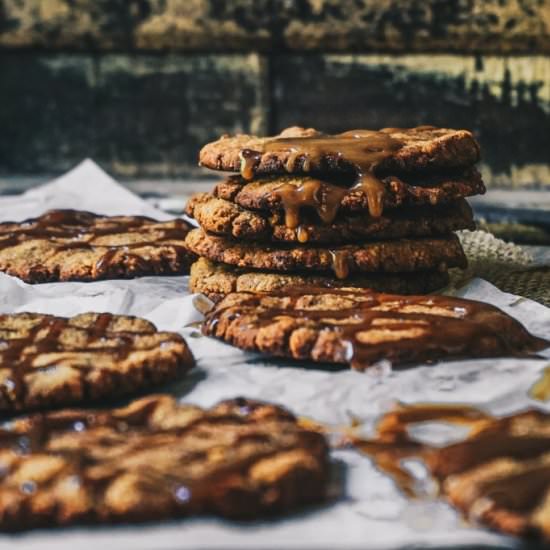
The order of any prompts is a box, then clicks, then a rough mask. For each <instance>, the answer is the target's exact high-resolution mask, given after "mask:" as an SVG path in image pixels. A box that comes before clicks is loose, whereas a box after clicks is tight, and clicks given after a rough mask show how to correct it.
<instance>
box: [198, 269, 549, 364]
mask: <svg viewBox="0 0 550 550" xmlns="http://www.w3.org/2000/svg"><path fill="white" fill-rule="evenodd" d="M337 261H338V262H340V261H343V260H342V259H337ZM343 269H345V268H343ZM340 275H344V273H342V272H341V273H340ZM318 294H321V295H327V294H328V295H336V296H340V295H341V296H343V297H346V296H347V297H349V298H350V299H351V300H353V299H354V298H360V299H355V303H354V304H353V307H350V306H345V307H343V308H342V309H303V308H302V307H300V305H299V304H298V301H299V300H300V299H302V298H303V297H304V296H309V295H311V296H315V295H318ZM269 295H270V296H271V297H276V296H281V297H282V298H284V300H285V304H284V307H274V305H273V306H271V307H269V308H262V306H261V300H262V297H261V295H254V294H251V298H250V300H248V301H246V302H244V303H243V304H242V305H241V306H235V307H234V309H233V310H232V312H231V315H232V316H236V317H237V316H239V315H240V312H239V308H240V310H245V311H246V310H247V309H249V308H251V309H253V310H254V315H255V316H257V319H258V325H259V326H260V327H262V326H268V325H270V324H272V323H273V322H274V321H275V320H276V319H277V318H279V317H292V318H296V319H300V320H303V321H305V322H306V323H307V322H311V323H312V324H314V325H315V326H317V327H319V330H320V331H323V330H327V331H331V332H334V333H336V334H337V335H338V336H339V340H340V342H341V347H342V349H343V350H346V358H345V361H346V362H349V363H350V364H351V367H352V368H354V369H357V370H364V369H365V368H367V367H369V366H370V365H372V364H373V363H375V362H376V361H379V360H381V359H386V360H388V361H391V362H393V363H395V364H404V363H410V362H412V361H420V360H423V361H427V360H429V361H432V360H436V359H438V358H441V357H447V358H450V357H464V356H465V355H473V354H475V353H478V354H480V355H482V356H483V355H486V352H485V354H484V353H483V350H484V347H483V346H484V343H485V342H487V341H490V342H494V343H495V348H494V349H493V353H497V354H498V355H502V356H512V357H525V356H531V355H532V354H533V353H534V352H536V351H540V350H542V349H545V348H547V347H548V346H549V345H550V342H548V341H546V340H544V339H542V338H538V337H535V336H533V335H531V334H530V333H529V332H528V331H527V330H526V329H525V328H524V327H523V326H522V325H521V324H520V323H519V322H517V321H515V320H514V319H513V318H511V317H509V316H508V315H506V314H505V313H503V312H501V311H500V310H498V309H497V308H494V307H493V306H490V305H488V304H484V303H482V302H476V301H473V300H463V299H459V298H452V297H447V296H400V295H391V294H381V293H375V292H369V291H363V292H353V291H350V290H345V289H334V290H332V289H331V290H328V289H327V288H324V287H319V288H317V287H314V288H309V287H307V288H299V287H297V288H293V289H291V290H286V291H285V292H284V294H281V295H280V294H278V293H276V292H272V293H270V294H269ZM228 308H231V306H228ZM224 310H225V308H224V307H222V308H219V307H218V308H215V309H214V310H212V312H211V313H210V314H209V315H207V319H206V321H205V328H204V330H205V331H206V333H207V334H213V333H214V332H215V325H216V323H217V322H218V319H219V318H220V316H221V315H222V314H223V312H224ZM371 332H374V333H376V332H378V333H382V335H381V337H380V339H375V340H371V339H369V333H371ZM394 334H395V335H396V336H395V337H393V335H394ZM476 350H477V351H476ZM342 362H344V361H342Z"/></svg>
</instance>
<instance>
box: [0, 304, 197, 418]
mask: <svg viewBox="0 0 550 550" xmlns="http://www.w3.org/2000/svg"><path fill="white" fill-rule="evenodd" d="M0 338H1V340H2V344H3V345H2V347H1V348H0V413H10V412H11V413H13V412H20V411H25V410H33V409H43V408H47V407H56V406H62V405H67V404H76V403H78V404H82V403H86V402H89V401H92V400H97V399H100V398H107V397H119V396H123V395H128V394H130V393H133V392H138V391H141V390H145V389H148V388H149V387H150V386H151V385H152V384H161V383H165V382H169V381H172V380H176V379H178V378H179V377H180V376H181V375H182V374H183V373H185V372H186V371H187V370H189V369H190V368H191V367H192V366H193V365H194V359H193V356H192V354H191V351H190V350H189V348H188V347H187V344H186V342H185V340H184V339H183V338H182V337H181V336H180V335H179V334H176V333H173V332H159V331H157V330H156V328H155V326H154V325H152V324H151V323H150V322H149V321H146V320H144V319H139V318H136V317H127V316H124V315H112V314H110V313H84V314H81V315H77V316H75V317H71V318H65V317H55V316H53V315H45V314H39V313H13V314H4V315H0Z"/></svg>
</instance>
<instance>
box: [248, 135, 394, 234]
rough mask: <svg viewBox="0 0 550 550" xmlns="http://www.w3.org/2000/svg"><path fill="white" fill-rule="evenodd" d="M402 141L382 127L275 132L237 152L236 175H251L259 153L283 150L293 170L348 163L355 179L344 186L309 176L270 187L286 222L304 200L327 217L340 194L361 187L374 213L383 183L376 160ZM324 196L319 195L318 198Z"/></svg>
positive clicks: (379, 206) (376, 214)
mask: <svg viewBox="0 0 550 550" xmlns="http://www.w3.org/2000/svg"><path fill="white" fill-rule="evenodd" d="M401 147H403V142H401V141H400V140H397V139H395V138H392V137H391V136H390V135H389V133H388V132H387V131H381V132H376V131H370V130H352V131H350V132H344V133H342V134H338V135H333V136H331V135H327V136H322V137H304V138H276V139H272V140H269V141H267V142H265V143H264V145H263V146H262V147H261V148H260V150H259V151H254V150H251V149H243V150H242V151H241V152H240V158H241V175H242V177H243V178H244V179H246V180H251V179H253V177H254V172H255V167H256V165H257V164H258V163H259V162H260V161H261V159H262V157H263V155H269V154H270V153H283V154H287V160H286V162H285V170H286V171H287V172H289V173H295V172H296V171H297V170H298V169H300V170H301V172H306V173H308V172H310V171H311V169H312V168H314V169H316V170H321V169H322V168H323V167H324V165H325V164H327V163H329V162H331V163H334V164H343V165H348V166H351V167H352V168H353V170H354V172H355V176H356V181H355V184H354V185H352V186H351V187H350V188H343V187H339V186H337V185H332V184H328V183H326V182H322V181H320V180H311V181H308V182H306V183H304V184H302V185H301V186H299V187H296V186H293V185H291V184H283V185H282V186H281V187H280V188H279V189H277V190H276V195H277V196H278V197H279V198H280V199H281V202H282V205H283V208H284V210H285V215H286V220H287V225H288V227H296V226H297V225H298V221H297V216H298V214H297V213H298V211H299V209H300V208H302V207H304V206H308V207H312V208H314V209H315V210H316V211H317V213H318V214H319V217H320V218H321V219H322V221H323V222H324V223H332V221H333V220H334V218H335V216H336V214H337V212H338V209H339V206H340V204H341V202H342V199H343V198H344V196H345V195H346V194H348V193H352V192H356V191H359V192H364V193H365V194H366V197H367V203H368V208H369V213H370V215H371V216H373V217H377V218H378V217H380V216H381V215H382V212H383V207H384V204H383V203H384V194H385V191H386V190H385V186H384V184H383V183H382V181H380V179H379V178H378V177H377V176H376V175H375V171H376V168H377V167H378V166H379V165H380V163H381V162H382V161H384V160H385V159H387V158H388V157H390V156H391V155H392V154H394V153H395V152H397V151H398V150H399V149H401ZM321 195H323V196H324V201H322V200H321Z"/></svg>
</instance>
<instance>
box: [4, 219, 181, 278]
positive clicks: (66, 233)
mask: <svg viewBox="0 0 550 550" xmlns="http://www.w3.org/2000/svg"><path fill="white" fill-rule="evenodd" d="M98 222H104V225H103V226H99V225H98ZM157 223H158V224H159V225H160V224H161V223H162V222H157V221H156V220H153V219H152V218H147V217H145V216H131V217H124V219H123V217H116V218H112V217H107V216H98V215H96V214H92V213H91V212H85V211H79V210H70V209H67V210H50V211H49V212H46V213H45V214H44V215H42V216H40V217H38V218H32V219H29V220H25V221H23V222H20V223H17V224H16V223H11V222H6V223H3V224H0V248H2V249H4V248H9V247H12V246H16V245H18V244H20V243H21V242H24V241H26V240H31V239H40V240H48V241H50V242H51V243H52V244H54V245H55V247H56V250H57V251H58V252H61V251H66V250H72V249H85V250H94V249H101V248H106V249H107V250H106V252H105V253H104V254H103V255H102V256H101V257H100V258H99V259H98V260H97V262H96V264H95V271H96V274H99V275H106V274H107V273H108V272H109V271H110V270H111V268H113V267H115V266H114V264H115V260H116V258H117V257H118V256H119V255H121V254H122V255H124V256H125V257H132V259H134V260H135V262H136V264H137V265H138V266H139V267H140V268H141V269H147V267H148V266H147V261H146V260H145V259H144V258H143V257H141V256H139V255H137V254H134V253H132V252H131V250H132V249H137V248H143V247H147V246H162V245H165V246H171V247H173V248H174V249H175V250H176V251H177V252H178V253H179V254H187V249H186V248H185V247H184V246H183V244H178V243H177V242H174V241H180V242H181V241H183V240H184V239H185V235H186V234H187V231H188V226H187V223H186V222H185V221H184V220H181V219H174V220H171V222H170V223H173V224H174V227H160V226H159V227H158V228H154V229H155V231H158V232H159V236H158V237H156V238H154V239H147V240H142V241H139V242H125V243H120V244H116V245H112V244H95V243H94V242H93V241H94V239H96V238H98V237H104V236H109V235H120V234H123V233H132V232H139V229H140V228H142V227H144V226H145V227H147V226H148V225H150V226H151V225H152V226H153V227H154V224H157ZM6 227H7V229H5V228H6Z"/></svg>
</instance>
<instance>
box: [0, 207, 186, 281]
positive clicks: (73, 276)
mask: <svg viewBox="0 0 550 550" xmlns="http://www.w3.org/2000/svg"><path fill="white" fill-rule="evenodd" d="M189 229H190V226H189V225H188V224H187V223H186V222H185V221H183V220H181V219H175V220H170V221H167V222H158V221H155V220H153V219H151V218H146V217H143V216H111V217H108V216H97V215H95V214H92V213H90V212H83V211H77V210H51V211H49V212H47V213H46V214H44V215H42V216H40V217H39V218H33V219H30V220H26V221H24V222H18V223H15V222H6V223H1V224H0V271H4V272H5V273H8V274H9V275H13V276H15V277H19V278H20V279H23V280H24V281H25V282H27V283H44V282H49V281H95V280H99V279H118V278H124V279H126V278H132V277H141V276H145V275H176V274H180V273H187V272H188V270H189V266H190V265H191V263H192V262H193V260H194V257H193V255H192V254H191V253H190V252H189V251H188V250H187V249H186V248H185V246H184V240H185V236H186V235H187V232H188V231H189Z"/></svg>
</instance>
